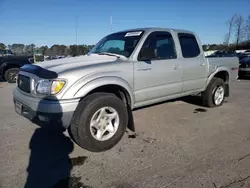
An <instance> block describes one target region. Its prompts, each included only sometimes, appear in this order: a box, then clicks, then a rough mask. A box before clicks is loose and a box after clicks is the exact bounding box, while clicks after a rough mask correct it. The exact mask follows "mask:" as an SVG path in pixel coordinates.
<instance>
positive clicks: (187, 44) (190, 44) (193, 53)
mask: <svg viewBox="0 0 250 188" xmlns="http://www.w3.org/2000/svg"><path fill="white" fill-rule="evenodd" d="M178 37H179V41H180V45H181V51H182V55H183V57H184V58H192V57H197V56H198V55H200V48H199V45H198V43H197V40H196V38H195V36H194V35H192V34H186V33H179V34H178Z"/></svg>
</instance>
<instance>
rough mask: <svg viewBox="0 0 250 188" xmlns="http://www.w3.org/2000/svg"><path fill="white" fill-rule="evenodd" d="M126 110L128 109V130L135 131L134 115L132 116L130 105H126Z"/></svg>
mask: <svg viewBox="0 0 250 188" xmlns="http://www.w3.org/2000/svg"><path fill="white" fill-rule="evenodd" d="M127 111H128V125H127V127H128V129H129V130H130V131H133V132H135V124H134V116H133V113H132V110H131V107H130V105H127Z"/></svg>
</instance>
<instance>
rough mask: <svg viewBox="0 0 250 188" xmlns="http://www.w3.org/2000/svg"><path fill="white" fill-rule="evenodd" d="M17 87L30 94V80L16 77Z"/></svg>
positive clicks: (19, 76) (25, 77) (21, 76)
mask: <svg viewBox="0 0 250 188" xmlns="http://www.w3.org/2000/svg"><path fill="white" fill-rule="evenodd" d="M17 86H18V88H19V89H21V90H22V91H24V92H26V93H30V78H29V77H27V76H23V75H18V79H17Z"/></svg>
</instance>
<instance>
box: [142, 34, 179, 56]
mask: <svg viewBox="0 0 250 188" xmlns="http://www.w3.org/2000/svg"><path fill="white" fill-rule="evenodd" d="M147 49H150V51H152V52H153V53H154V56H152V57H151V58H150V60H162V59H175V58H176V57H177V55H176V50H175V45H174V40H173V37H172V35H171V34H170V33H168V32H153V33H151V34H150V35H149V36H148V38H147V39H146V41H145V42H144V44H143V46H142V49H141V52H143V51H145V50H147ZM142 55H143V53H140V54H139V57H138V60H140V59H144V58H143V57H141V56H142Z"/></svg>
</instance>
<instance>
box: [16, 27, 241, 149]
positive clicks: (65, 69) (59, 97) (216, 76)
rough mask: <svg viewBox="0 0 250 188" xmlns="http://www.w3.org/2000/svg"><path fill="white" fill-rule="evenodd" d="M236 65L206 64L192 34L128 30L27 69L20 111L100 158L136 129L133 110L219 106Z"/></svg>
mask: <svg viewBox="0 0 250 188" xmlns="http://www.w3.org/2000/svg"><path fill="white" fill-rule="evenodd" d="M238 67H239V62H238V58H237V57H225V58H215V57H214V58H205V56H204V53H203V50H202V45H201V42H200V40H199V37H198V36H197V35H196V34H195V33H194V32H191V31H186V30H178V29H176V30H175V29H164V28H142V29H132V30H126V31H121V32H117V33H113V34H110V35H108V36H106V37H104V38H103V39H102V40H100V42H98V43H97V44H96V45H95V47H94V48H93V49H92V50H90V51H89V53H88V55H86V56H79V57H70V58H67V59H57V60H51V61H44V62H39V63H37V64H36V65H25V66H23V67H22V68H21V70H20V72H19V75H18V80H17V87H16V88H15V89H14V93H13V94H14V104H15V110H16V112H17V113H18V114H20V115H22V116H24V117H26V118H28V119H29V120H31V121H32V122H35V123H36V124H38V125H40V126H45V127H48V128H49V129H53V127H54V128H55V127H57V126H58V127H61V128H64V129H68V130H69V133H70V136H71V138H72V140H74V141H75V142H76V143H77V144H78V145H79V146H81V147H82V148H84V149H87V150H89V151H93V152H100V151H105V150H108V149H110V148H112V147H113V146H114V145H116V144H117V143H118V142H119V140H120V139H121V138H122V136H123V134H124V132H125V130H126V128H130V129H132V130H134V126H133V118H132V117H133V115H132V110H133V109H136V108H140V107H144V106H147V105H150V104H155V103H158V102H162V101H166V100H170V99H174V98H179V97H184V96H188V95H192V94H201V99H202V103H203V105H204V106H207V107H219V106H221V105H222V104H223V102H224V99H225V97H227V96H229V93H230V85H231V81H232V80H235V79H236V77H237V76H238ZM62 147H63V146H62Z"/></svg>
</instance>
